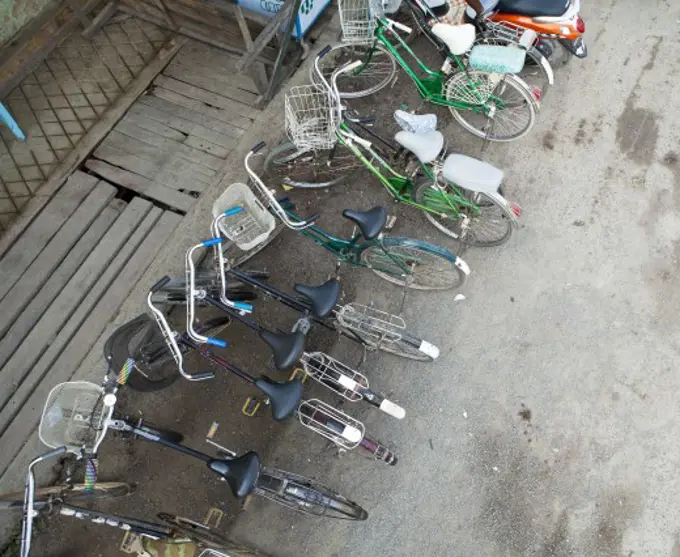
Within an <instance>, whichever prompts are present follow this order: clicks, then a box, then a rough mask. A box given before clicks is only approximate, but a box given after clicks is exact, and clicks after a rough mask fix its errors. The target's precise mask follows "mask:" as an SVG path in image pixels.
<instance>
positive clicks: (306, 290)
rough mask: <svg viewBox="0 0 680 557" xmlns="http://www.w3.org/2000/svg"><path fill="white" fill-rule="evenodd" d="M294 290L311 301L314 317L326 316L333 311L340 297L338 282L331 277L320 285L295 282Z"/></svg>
mask: <svg viewBox="0 0 680 557" xmlns="http://www.w3.org/2000/svg"><path fill="white" fill-rule="evenodd" d="M295 292H297V293H298V294H302V295H303V296H304V297H305V298H307V299H308V300H309V301H310V302H311V303H312V307H311V310H312V315H313V316H314V317H321V318H323V317H328V316H329V315H330V313H331V311H333V308H334V307H335V304H337V303H338V298H339V297H340V282H339V281H338V280H336V279H331V280H329V281H327V282H324V283H323V284H322V285H321V286H306V285H304V284H296V285H295Z"/></svg>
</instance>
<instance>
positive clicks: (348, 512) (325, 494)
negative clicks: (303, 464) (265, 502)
mask: <svg viewBox="0 0 680 557" xmlns="http://www.w3.org/2000/svg"><path fill="white" fill-rule="evenodd" d="M254 493H257V494H258V495H261V496H262V497H266V498H267V499H270V500H272V501H275V502H276V503H279V504H280V505H283V506H284V507H288V508H291V509H294V510H297V511H300V512H303V513H305V514H312V515H315V516H324V517H326V518H336V519H340V520H366V519H367V518H368V512H366V511H365V510H364V509H363V508H362V507H360V506H359V505H357V504H356V503H354V502H353V501H350V500H349V499H347V497H344V496H343V495H340V494H339V493H337V492H336V491H335V490H333V489H331V488H330V487H328V486H326V485H324V484H322V483H321V482H317V481H316V480H312V479H311V478H306V477H305V476H300V475H299V474H293V473H292V472H286V471H285V470H278V469H276V468H268V467H263V468H262V471H261V472H260V477H259V478H258V480H257V487H256V488H255V490H254Z"/></svg>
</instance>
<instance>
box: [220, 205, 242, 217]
mask: <svg viewBox="0 0 680 557" xmlns="http://www.w3.org/2000/svg"><path fill="white" fill-rule="evenodd" d="M242 212H243V207H241V206H240V205H237V206H236V207H232V208H231V209H227V210H226V211H225V212H224V216H225V217H230V216H232V215H237V214H239V213H242Z"/></svg>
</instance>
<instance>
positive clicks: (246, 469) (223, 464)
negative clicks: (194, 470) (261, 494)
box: [208, 451, 260, 497]
mask: <svg viewBox="0 0 680 557" xmlns="http://www.w3.org/2000/svg"><path fill="white" fill-rule="evenodd" d="M208 468H210V469H211V470H212V471H213V472H215V473H216V474H219V475H220V476H222V477H223V478H224V479H225V480H226V481H227V483H228V484H229V487H230V488H231V491H232V493H233V494H234V495H235V496H236V497H245V496H246V495H248V494H249V493H250V492H251V491H252V490H253V489H254V487H255V484H256V483H257V478H258V477H259V476H260V457H259V456H258V455H257V453H254V452H253V451H250V452H247V453H246V454H243V455H241V456H238V457H236V458H233V459H231V460H226V459H220V458H212V459H210V460H209V461H208Z"/></svg>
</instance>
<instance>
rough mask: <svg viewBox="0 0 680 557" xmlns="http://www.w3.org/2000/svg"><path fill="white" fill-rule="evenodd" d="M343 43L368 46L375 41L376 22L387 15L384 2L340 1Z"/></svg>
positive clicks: (365, 0)
mask: <svg viewBox="0 0 680 557" xmlns="http://www.w3.org/2000/svg"><path fill="white" fill-rule="evenodd" d="M338 7H339V10H340V25H341V26H342V42H344V43H352V44H368V43H372V42H373V40H374V32H375V20H376V18H378V17H383V16H384V15H385V9H384V7H383V2H382V0H338Z"/></svg>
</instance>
